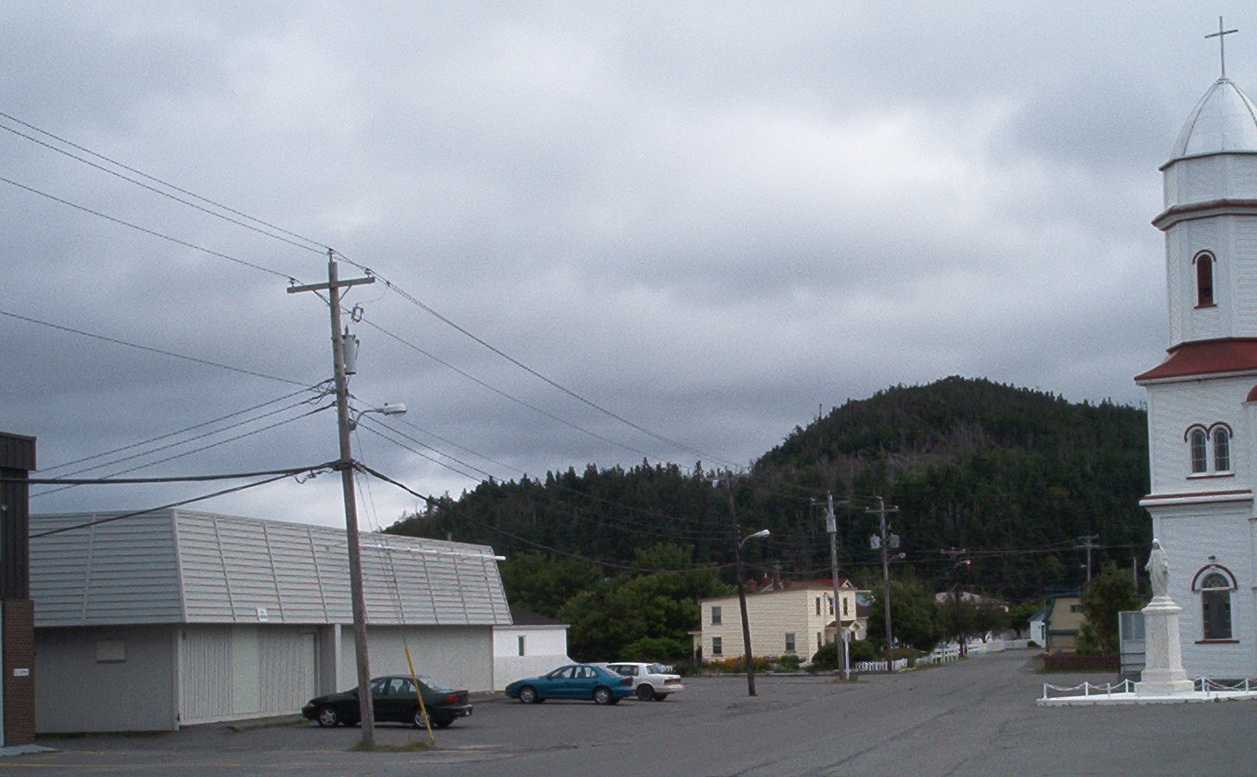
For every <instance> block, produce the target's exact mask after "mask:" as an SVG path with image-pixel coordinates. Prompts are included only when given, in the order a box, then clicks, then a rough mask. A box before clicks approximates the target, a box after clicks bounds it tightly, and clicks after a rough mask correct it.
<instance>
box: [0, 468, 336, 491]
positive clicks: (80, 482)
mask: <svg viewBox="0 0 1257 777" xmlns="http://www.w3.org/2000/svg"><path fill="white" fill-rule="evenodd" d="M322 466H331V464H325V465H322ZM307 469H309V467H295V468H294V467H288V468H285V469H263V470H257V471H254V472H225V473H222V474H217V475H171V476H169V477H153V478H0V483H28V484H30V485H33V486H35V485H40V486H45V485H51V484H71V485H76V486H113V485H123V486H126V485H135V484H137V483H201V482H205V481H211V480H241V479H243V478H256V477H261V476H262V475H298V474H300V473H302V472H305V471H306V470H307Z"/></svg>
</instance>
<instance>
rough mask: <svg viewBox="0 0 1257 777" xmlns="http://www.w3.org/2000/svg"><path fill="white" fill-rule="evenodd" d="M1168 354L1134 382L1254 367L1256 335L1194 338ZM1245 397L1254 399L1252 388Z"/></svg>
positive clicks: (1255, 361)
mask: <svg viewBox="0 0 1257 777" xmlns="http://www.w3.org/2000/svg"><path fill="white" fill-rule="evenodd" d="M1169 354H1170V356H1169V358H1167V359H1166V360H1165V361H1163V362H1161V364H1159V365H1157V366H1156V367H1153V368H1152V369H1150V370H1148V371H1147V372H1144V373H1140V374H1139V375H1136V376H1135V382H1136V383H1141V382H1143V381H1146V380H1159V379H1162V378H1185V377H1189V376H1193V375H1211V374H1214V373H1220V372H1244V371H1246V370H1257V338H1251V337H1246V338H1229V339H1226V340H1197V341H1195V342H1191V343H1181V344H1179V345H1176V346H1174V347H1173V348H1171V349H1170V350H1169ZM1255 390H1257V389H1255ZM1248 398H1249V401H1253V400H1254V398H1255V397H1254V394H1253V392H1249V395H1248Z"/></svg>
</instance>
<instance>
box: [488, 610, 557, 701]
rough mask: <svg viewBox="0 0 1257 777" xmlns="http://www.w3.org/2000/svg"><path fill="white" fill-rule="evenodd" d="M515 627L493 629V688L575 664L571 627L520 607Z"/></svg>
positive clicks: (514, 613)
mask: <svg viewBox="0 0 1257 777" xmlns="http://www.w3.org/2000/svg"><path fill="white" fill-rule="evenodd" d="M511 621H512V622H511V624H510V625H509V626H494V627H493V689H494V690H496V691H500V690H503V689H504V688H506V686H507V685H509V684H510V683H512V682H514V681H516V680H518V679H520V678H521V677H535V676H536V675H539V674H544V673H546V672H548V671H550V670H551V669H555V668H557V667H560V666H563V665H564V664H570V663H572V659H571V658H569V657H568V655H567V624H565V623H560V622H559V621H557V620H555V619H554V618H547V617H546V616H544V615H538V614H536V613H534V612H529V611H528V610H523V609H520V608H518V607H512V608H511Z"/></svg>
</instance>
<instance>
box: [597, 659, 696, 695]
mask: <svg viewBox="0 0 1257 777" xmlns="http://www.w3.org/2000/svg"><path fill="white" fill-rule="evenodd" d="M606 667H607V669H610V670H611V671H612V672H615V673H616V674H620V675H624V676H625V677H631V678H633V692H634V693H636V694H637V698H638V699H641V700H642V701H650V700H651V699H654V700H655V701H663V700H664V699H666V698H668V696H670V695H671V694H674V693H678V692H680V691H684V690H685V686H684V685H683V684H682V683H681V675H679V674H676V673H675V672H673V671H672V667H670V666H665V665H664V664H647V663H641V662H637V661H619V662H616V663H614V664H607V665H606Z"/></svg>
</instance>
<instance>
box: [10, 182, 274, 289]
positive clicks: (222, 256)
mask: <svg viewBox="0 0 1257 777" xmlns="http://www.w3.org/2000/svg"><path fill="white" fill-rule="evenodd" d="M0 182H4V183H7V184H9V185H10V186H15V187H17V188H18V189H22V190H24V191H28V192H30V193H31V194H38V195H39V196H40V197H44V198H47V199H49V200H52V201H53V202H57V203H60V204H62V205H65V206H67V207H70V208H74V209H76V210H80V211H82V212H84V213H90V214H91V215H93V216H97V217H99V218H102V219H105V220H106V221H112V222H113V223H115V224H119V225H121V226H124V227H129V228H131V229H134V230H136V231H137V232H143V233H144V234H146V235H150V236H152V237H156V238H160V239H162V240H166V241H168V242H171V243H174V244H175V245H179V246H183V247H184V248H190V249H192V250H193V251H200V252H201V253H203V254H208V255H210V256H215V257H218V258H219V259H226V260H227V261H229V262H234V263H236V264H239V265H242V266H244V267H248V268H250V269H252V270H257V271H258V272H264V273H267V274H268V275H274V276H276V277H277V278H283V279H284V280H286V281H288V282H289V283H296V282H297V279H296V278H294V277H293V276H291V275H289V274H288V273H282V272H280V271H279V270H272V269H271V268H269V267H264V266H262V265H260V264H257V263H255V262H250V261H249V260H248V259H241V258H240V257H238V256H232V255H231V254H225V253H223V252H221V251H215V250H214V249H212V248H206V247H205V246H202V245H197V244H196V243H191V242H189V241H187V240H181V239H180V238H177V237H173V236H171V235H167V234H165V233H164V232H158V231H157V230H155V229H149V228H148V227H142V226H140V225H139V224H136V223H134V222H131V221H127V220H126V219H120V218H118V217H117V216H110V215H109V214H108V213H105V212H103V211H99V210H96V209H94V208H89V207H87V206H86V205H80V204H79V203H77V202H71V201H70V200H66V199H62V198H61V197H58V196H56V195H54V194H49V193H48V192H45V191H40V190H39V189H36V188H35V187H33V186H27V185H26V184H24V183H18V182H17V181H14V180H13V179H11V178H5V177H4V176H0Z"/></svg>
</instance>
